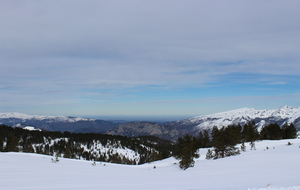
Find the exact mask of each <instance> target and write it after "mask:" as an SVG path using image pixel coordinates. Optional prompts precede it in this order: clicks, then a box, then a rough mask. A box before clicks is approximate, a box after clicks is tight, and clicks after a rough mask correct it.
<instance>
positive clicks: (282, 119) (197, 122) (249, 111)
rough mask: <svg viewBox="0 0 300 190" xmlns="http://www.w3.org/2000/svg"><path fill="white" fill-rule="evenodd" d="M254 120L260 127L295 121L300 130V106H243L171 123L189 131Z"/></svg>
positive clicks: (242, 123)
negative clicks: (257, 108) (264, 107)
mask: <svg viewBox="0 0 300 190" xmlns="http://www.w3.org/2000/svg"><path fill="white" fill-rule="evenodd" d="M250 121H254V122H255V123H256V126H257V127H258V128H261V127H262V126H264V125H267V124H270V123H277V124H279V125H280V126H282V125H284V124H285V123H293V124H294V125H295V127H296V128H297V130H298V131H299V130H300V107H298V108H292V107H289V106H282V107H281V108H279V109H271V110H269V109H264V110H256V109H254V108H241V109H236V110H230V111H226V112H220V113H215V114H209V115H203V116H197V117H192V118H188V119H185V120H181V121H176V122H171V123H170V124H169V125H170V126H174V127H176V128H179V129H186V131H187V132H196V131H201V130H210V129H212V128H213V127H214V126H217V127H218V128H221V127H223V126H228V125H237V124H241V125H244V124H246V123H247V122H250Z"/></svg>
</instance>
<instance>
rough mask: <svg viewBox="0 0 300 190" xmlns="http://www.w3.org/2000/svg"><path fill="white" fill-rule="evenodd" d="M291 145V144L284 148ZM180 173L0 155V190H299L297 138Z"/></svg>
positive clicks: (169, 165) (168, 165)
mask: <svg viewBox="0 0 300 190" xmlns="http://www.w3.org/2000/svg"><path fill="white" fill-rule="evenodd" d="M288 144H291V145H288ZM246 147H247V151H246V152H242V153H241V154H240V155H238V156H233V157H227V158H223V159H217V160H206V159H205V154H206V152H207V149H200V151H199V152H200V154H201V157H200V158H199V159H197V160H196V162H195V167H194V168H189V169H187V170H185V171H183V170H181V169H179V167H178V161H177V160H175V159H174V158H168V159H165V160H161V161H157V162H153V163H149V164H144V165H138V166H128V165H119V164H111V163H100V162H96V163H95V164H94V163H93V162H88V161H82V160H72V159H64V158H59V161H57V162H52V161H51V159H53V157H50V156H44V155H38V154H26V153H0V179H1V180H0V181H1V189H5V190H12V189H14V190H15V189H22V190H26V189H28V190H29V189H30V190H32V189H45V190H53V189H72V190H82V189H109V190H121V189H122V190H124V189H130V190H135V189H143V190H153V189H160V190H190V189H193V190H202V189H203V190H222V189H244V190H247V189H249V190H300V180H299V179H300V172H299V171H300V165H299V160H300V139H292V140H291V139H290V140H281V141H261V142H256V150H249V147H250V146H249V145H248V144H246Z"/></svg>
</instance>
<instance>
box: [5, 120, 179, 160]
mask: <svg viewBox="0 0 300 190" xmlns="http://www.w3.org/2000/svg"><path fill="white" fill-rule="evenodd" d="M173 147H174V145H173V143H172V142H170V141H167V140H163V139H160V138H157V137H153V136H140V137H131V138H129V137H124V136H117V135H107V134H98V133H84V134H83V133H71V132H48V131H29V130H24V129H22V128H13V127H9V126H5V125H0V151H1V152H11V151H13V152H29V153H39V154H46V155H51V156H58V157H65V158H74V159H84V160H93V161H103V162H112V163H122V164H131V165H132V164H143V163H147V162H152V161H155V160H161V159H164V158H167V157H170V156H171V153H172V149H173ZM116 149H119V150H120V149H123V150H125V149H126V150H127V152H128V151H131V152H130V153H124V154H125V155H124V154H121V153H120V152H118V151H116ZM103 150H104V151H103ZM126 154H135V155H133V156H132V155H131V157H134V159H132V158H131V159H129V157H130V156H128V155H126Z"/></svg>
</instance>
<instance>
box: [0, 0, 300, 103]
mask: <svg viewBox="0 0 300 190" xmlns="http://www.w3.org/2000/svg"><path fill="white" fill-rule="evenodd" d="M299 7H300V2H299V1H297V0H288V1H284V2H283V1H279V0H275V1H272V2H271V1H264V2H262V1H258V0H254V1H253V0H251V1H238V0H229V1H206V0H201V1H196V0H188V1H185V2H183V1H179V0H164V1H159V2H156V1H147V0H145V1H144V0H143V1H137V0H128V1H108V0H101V1H96V0H88V1H84V2H83V1H77V0H75V1H74V0H72V1H71V0H66V1H55V0H54V1H39V2H36V1H32V0H28V1H14V2H10V1H2V2H1V3H0V19H1V22H0V28H1V33H0V44H1V47H0V61H1V63H0V81H1V82H0V91H1V92H3V91H4V90H6V88H8V87H9V88H13V89H14V90H15V91H14V92H15V93H18V94H19V95H21V94H31V95H28V98H29V97H30V96H31V97H35V95H34V94H42V93H46V92H47V93H52V96H53V94H55V96H58V97H61V98H62V99H63V97H64V96H68V97H69V96H71V95H74V99H77V100H80V99H81V98H86V97H95V96H94V95H91V93H94V92H95V91H96V93H99V91H101V93H100V94H101V95H99V96H97V97H99V99H100V100H102V99H106V98H107V96H109V95H112V94H117V95H124V93H123V91H126V90H128V91H130V90H133V89H136V88H141V89H145V88H150V87H152V86H156V87H158V88H161V89H175V90H176V89H183V88H189V87H203V86H209V85H225V82H224V81H229V82H230V83H244V84H249V83H251V82H252V83H254V82H261V81H265V84H266V83H268V84H282V85H284V84H289V83H295V82H293V80H292V79H291V78H290V77H291V76H298V74H299V72H300V64H299V61H300V49H299V44H300V38H299V33H300V24H299V22H298V20H299V19H298V18H299V17H300V11H299ZM243 75H246V76H248V77H243ZM266 78H267V79H266ZM118 90H119V91H118ZM6 93H7V96H9V93H11V92H6ZM75 94H76V97H75ZM48 98H51V97H50V96H48ZM53 100H54V99H53ZM41 101H42V100H41ZM59 101H60V100H58V102H59Z"/></svg>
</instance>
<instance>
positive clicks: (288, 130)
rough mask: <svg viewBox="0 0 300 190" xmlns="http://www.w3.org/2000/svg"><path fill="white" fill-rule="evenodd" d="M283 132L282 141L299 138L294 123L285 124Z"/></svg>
mask: <svg viewBox="0 0 300 190" xmlns="http://www.w3.org/2000/svg"><path fill="white" fill-rule="evenodd" d="M281 130H282V139H294V138H296V137H297V131H296V128H295V126H294V124H293V123H290V124H287V123H285V124H284V125H283V127H282V129H281Z"/></svg>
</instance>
